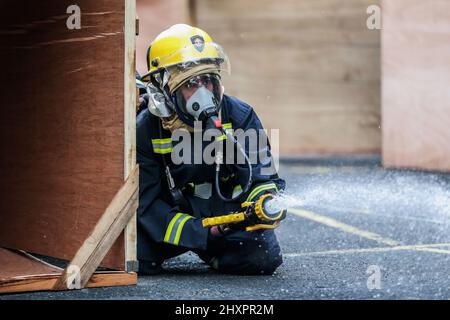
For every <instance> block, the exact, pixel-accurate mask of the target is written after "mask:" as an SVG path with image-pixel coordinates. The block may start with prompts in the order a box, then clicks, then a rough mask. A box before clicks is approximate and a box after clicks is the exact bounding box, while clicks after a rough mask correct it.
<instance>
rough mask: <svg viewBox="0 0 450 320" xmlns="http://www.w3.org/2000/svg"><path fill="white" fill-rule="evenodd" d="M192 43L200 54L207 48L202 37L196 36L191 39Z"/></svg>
mask: <svg viewBox="0 0 450 320" xmlns="http://www.w3.org/2000/svg"><path fill="white" fill-rule="evenodd" d="M191 42H192V44H193V45H194V47H195V49H197V51H198V52H202V51H203V49H204V48H205V40H204V39H203V37H202V36H199V35H195V36H192V37H191Z"/></svg>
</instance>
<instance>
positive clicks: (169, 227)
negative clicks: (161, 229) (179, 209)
mask: <svg viewBox="0 0 450 320" xmlns="http://www.w3.org/2000/svg"><path fill="white" fill-rule="evenodd" d="M182 215H183V214H182V213H177V214H176V215H175V217H173V218H172V220H170V223H169V226H168V227H167V230H166V235H165V236H164V242H167V243H169V239H170V234H171V233H172V229H173V225H174V224H175V221H177V219H178V218H179V217H181V216H182Z"/></svg>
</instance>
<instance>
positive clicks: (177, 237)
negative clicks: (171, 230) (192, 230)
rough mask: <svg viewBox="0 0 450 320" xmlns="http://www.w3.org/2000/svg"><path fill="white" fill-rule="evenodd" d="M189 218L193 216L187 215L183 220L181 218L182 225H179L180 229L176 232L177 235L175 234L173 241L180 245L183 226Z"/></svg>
mask: <svg viewBox="0 0 450 320" xmlns="http://www.w3.org/2000/svg"><path fill="white" fill-rule="evenodd" d="M189 219H193V218H192V217H191V216H188V215H187V216H185V217H184V218H183V220H181V222H180V225H179V226H178V229H177V233H176V235H175V241H174V242H173V244H174V245H176V246H177V245H178V243H179V242H180V237H181V231H183V227H184V224H185V223H186V221H188V220H189Z"/></svg>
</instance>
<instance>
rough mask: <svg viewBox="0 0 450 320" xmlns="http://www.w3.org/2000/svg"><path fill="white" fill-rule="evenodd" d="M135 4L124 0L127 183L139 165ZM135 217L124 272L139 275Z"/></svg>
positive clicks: (128, 232)
mask: <svg viewBox="0 0 450 320" xmlns="http://www.w3.org/2000/svg"><path fill="white" fill-rule="evenodd" d="M136 18H137V16H136V0H125V32H124V36H125V54H124V57H125V60H124V72H125V76H124V120H125V121H124V125H125V127H124V132H125V145H124V148H125V150H124V168H125V170H124V179H126V177H128V175H129V174H130V171H131V169H132V168H133V167H134V165H135V163H136V99H137V97H136V96H137V95H136V78H135V77H136V74H135V72H136V32H137V25H138V24H137V21H138V20H137V19H136ZM136 238H137V237H136V214H134V215H133V216H132V218H131V219H130V221H129V222H128V225H127V227H126V228H125V270H126V271H129V272H130V271H137V269H138V266H137V252H136Z"/></svg>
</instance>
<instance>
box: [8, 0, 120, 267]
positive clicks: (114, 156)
mask: <svg viewBox="0 0 450 320" xmlns="http://www.w3.org/2000/svg"><path fill="white" fill-rule="evenodd" d="M72 4H74V3H73V1H69V0H46V1H33V0H24V1H20V2H17V1H13V0H4V1H1V2H0V33H1V37H2V41H1V43H0V68H1V70H2V72H1V73H0V84H1V88H2V93H1V95H0V105H1V108H0V176H1V177H2V183H1V184H0V194H2V197H3V198H2V199H3V200H2V201H0V245H3V246H5V247H11V248H17V249H23V250H26V251H29V252H36V253H40V254H44V255H48V256H54V257H57V258H62V259H67V260H70V259H71V258H72V257H73V256H74V255H75V253H76V252H77V250H78V248H79V247H80V246H81V245H82V244H83V241H84V240H85V239H86V238H87V236H88V235H89V232H90V231H91V230H92V227H93V226H94V225H95V223H96V222H97V221H98V220H99V218H100V217H101V215H102V213H103V212H104V211H105V208H106V207H107V206H108V204H109V203H110V201H111V199H112V198H113V197H114V195H115V193H116V192H117V190H118V189H119V188H120V187H121V186H122V184H123V180H124V162H125V160H124V149H125V146H124V140H125V139H124V126H125V123H124V61H125V57H124V47H125V45H124V16H125V14H124V0H114V1H110V0H95V1H94V0H83V1H80V2H78V5H79V6H80V9H81V14H82V16H81V29H80V30H77V29H75V30H69V29H68V28H67V26H66V19H67V18H68V16H69V15H68V14H67V13H66V10H67V7H68V6H69V5H72ZM23 8H27V10H24V9H23ZM6 199H7V200H6ZM124 261H125V257H124V239H123V236H121V237H120V238H119V239H118V241H117V243H116V244H115V245H114V246H113V248H112V249H111V251H110V253H109V254H108V255H107V256H106V257H105V260H104V261H103V264H102V265H103V266H106V267H110V268H114V269H122V270H123V269H124V268H125V266H124Z"/></svg>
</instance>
